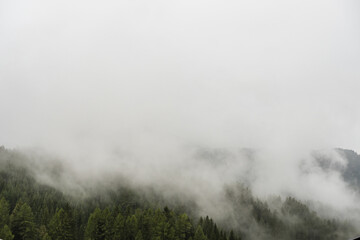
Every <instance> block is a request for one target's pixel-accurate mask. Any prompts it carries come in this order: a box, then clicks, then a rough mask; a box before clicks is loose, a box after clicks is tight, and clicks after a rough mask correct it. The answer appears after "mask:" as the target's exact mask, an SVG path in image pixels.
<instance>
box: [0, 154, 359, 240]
mask: <svg viewBox="0 0 360 240" xmlns="http://www.w3.org/2000/svg"><path fill="white" fill-rule="evenodd" d="M29 161H30V162H31V159H30V158H27V157H26V155H24V154H22V153H20V152H18V151H14V150H7V149H5V148H3V147H1V149H0V238H1V239H4V240H9V239H10V240H11V239H15V240H19V239H29V240H30V239H42V240H48V239H53V240H54V239H59V240H60V239H120V240H122V239H123V240H140V239H143V240H165V239H166V240H172V239H173V240H190V239H191V240H205V239H208V240H238V239H298V240H302V239H304V240H305V239H334V240H335V239H347V238H349V237H350V236H352V235H354V232H355V231H354V228H353V227H352V226H351V225H350V224H349V223H345V222H341V221H339V220H335V219H324V218H321V217H320V216H318V215H317V213H316V212H314V211H312V210H311V209H310V208H309V207H308V206H307V205H306V204H304V203H302V202H300V201H298V200H296V199H295V198H293V197H288V198H286V199H284V200H282V199H281V198H280V197H278V198H274V199H273V200H272V201H271V203H270V202H265V201H262V200H260V199H257V198H255V197H254V196H253V195H252V193H251V190H250V189H249V188H247V187H246V186H244V185H242V184H235V185H234V186H229V187H228V189H227V190H226V199H227V201H228V202H229V204H231V206H232V208H233V214H232V216H231V217H229V218H228V219H227V220H224V219H222V220H221V221H219V222H215V221H214V220H213V219H211V218H210V217H208V216H203V217H201V216H198V214H197V213H196V208H198V207H199V206H196V205H193V204H191V203H190V202H189V204H180V203H179V204H174V203H170V205H168V204H167V200H166V199H163V198H162V197H161V194H153V196H152V197H144V196H143V195H142V194H141V193H139V192H137V191H138V190H134V189H131V188H129V187H126V186H122V185H121V184H119V187H117V188H116V191H114V190H112V191H110V190H106V189H105V190H102V191H100V190H99V192H98V193H96V192H95V193H92V194H89V196H87V197H84V198H77V197H74V196H71V195H70V194H67V193H64V192H63V191H60V190H58V189H56V188H54V187H51V186H48V185H47V184H43V183H40V182H39V181H37V179H36V177H35V176H34V175H33V172H32V171H31V168H30V167H29V166H30V165H31V164H29ZM44 164H45V163H44ZM57 168H59V166H56V167H55V168H54V169H51V168H47V169H48V170H49V171H53V172H52V174H53V175H55V176H56V175H57V173H56V171H57V170H56V169H57ZM59 169H61V168H59ZM270 205H271V207H270ZM200 207H201V206H200Z"/></svg>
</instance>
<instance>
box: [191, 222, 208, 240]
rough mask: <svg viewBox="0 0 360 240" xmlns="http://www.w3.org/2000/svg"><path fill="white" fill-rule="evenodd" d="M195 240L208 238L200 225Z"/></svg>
mask: <svg viewBox="0 0 360 240" xmlns="http://www.w3.org/2000/svg"><path fill="white" fill-rule="evenodd" d="M194 240H207V237H206V236H205V234H204V232H203V230H202V227H201V226H200V225H199V226H198V227H197V229H196V232H195V236H194Z"/></svg>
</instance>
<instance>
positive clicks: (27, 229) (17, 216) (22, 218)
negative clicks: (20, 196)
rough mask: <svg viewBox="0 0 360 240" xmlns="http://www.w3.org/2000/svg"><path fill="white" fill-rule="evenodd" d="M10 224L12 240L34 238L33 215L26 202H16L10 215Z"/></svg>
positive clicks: (29, 239)
mask: <svg viewBox="0 0 360 240" xmlns="http://www.w3.org/2000/svg"><path fill="white" fill-rule="evenodd" d="M10 225H11V230H12V232H13V234H14V240H18V239H19V240H20V239H28V240H31V239H36V230H35V223H34V215H33V213H32V211H31V208H30V206H29V205H28V204H27V203H22V202H21V201H19V202H18V203H17V204H16V206H15V208H14V210H13V212H12V214H11V216H10Z"/></svg>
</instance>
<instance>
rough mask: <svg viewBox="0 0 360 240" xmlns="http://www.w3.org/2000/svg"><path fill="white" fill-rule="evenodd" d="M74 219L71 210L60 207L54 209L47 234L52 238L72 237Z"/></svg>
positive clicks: (62, 239) (63, 239)
mask: <svg viewBox="0 0 360 240" xmlns="http://www.w3.org/2000/svg"><path fill="white" fill-rule="evenodd" d="M73 226H74V221H73V218H72V214H71V210H68V211H65V210H64V209H62V208H60V209H58V210H57V211H56V213H55V214H54V216H53V217H52V218H51V221H50V223H49V235H50V236H51V238H52V239H53V240H72V239H74V228H73Z"/></svg>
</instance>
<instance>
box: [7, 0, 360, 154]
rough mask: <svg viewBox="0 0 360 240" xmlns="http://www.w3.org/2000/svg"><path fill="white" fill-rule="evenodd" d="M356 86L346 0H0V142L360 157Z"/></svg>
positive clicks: (357, 49)
mask: <svg viewBox="0 0 360 240" xmlns="http://www.w3.org/2000/svg"><path fill="white" fill-rule="evenodd" d="M359 90H360V2H359V1H356V0H349V1H344V0H295V1H288V0H276V1H267V0H256V1H250V0H249V1H233V0H225V1H219V0H217V1H214V0H206V1H205V0H191V1H190V0H182V1H173V0H163V1H161V0H152V1H148V0H146V1H145V0H131V1H130V0H125V1H111V0H108V1H79V0H78V1H69V0H61V1H47V0H34V1H25V0H23V1H20V0H0V145H4V146H6V147H10V148H13V147H41V148H44V149H47V150H49V151H54V152H60V153H64V154H65V155H66V154H73V155H74V154H76V155H77V156H82V154H84V152H88V151H90V152H93V151H95V150H96V149H98V148H99V149H100V148H101V149H102V150H103V149H109V150H111V151H113V150H114V149H116V148H121V149H125V150H129V151H136V150H137V149H138V150H139V151H141V150H142V149H147V150H149V149H151V151H154V154H155V155H156V154H157V153H158V152H161V151H162V150H163V149H164V147H165V148H177V146H184V145H192V146H193V145H201V146H211V147H253V148H278V149H289V148H290V149H292V148H299V149H302V148H315V149H316V148H324V147H344V148H351V149H354V150H357V151H360V106H359V97H360V95H359ZM94 149H95V150H94ZM79 151H80V152H79ZM149 151H150V150H149ZM74 152H76V153H74ZM100 152H102V151H100ZM99 154H100V153H99Z"/></svg>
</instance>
